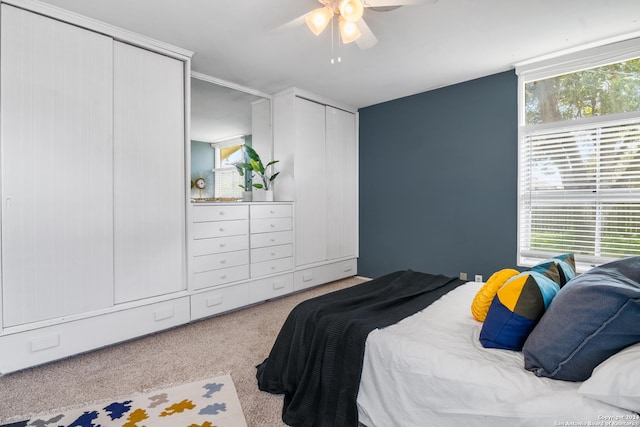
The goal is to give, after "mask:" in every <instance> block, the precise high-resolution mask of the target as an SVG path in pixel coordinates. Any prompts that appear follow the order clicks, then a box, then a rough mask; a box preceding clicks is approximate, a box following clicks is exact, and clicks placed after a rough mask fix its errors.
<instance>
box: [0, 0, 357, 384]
mask: <svg viewBox="0 0 640 427" xmlns="http://www.w3.org/2000/svg"><path fill="white" fill-rule="evenodd" d="M0 3H1V8H0V20H1V23H0V25H1V26H0V43H1V45H0V153H1V156H0V225H1V227H0V232H1V235H0V243H1V245H0V248H1V253H0V259H1V264H0V279H1V281H0V374H5V373H8V372H13V371H16V370H19V369H23V368H27V367H31V366H35V365H38V364H42V363H45V362H49V361H53V360H56V359H60V358H64V357H67V356H72V355H75V354H79V353H82V352H86V351H89V350H93V349H96V348H99V347H103V346H106V345H110V344H114V343H117V342H120V341H124V340H127V339H131V338H135V337H138V336H142V335H145V334H149V333H152V332H156V331H160V330H163V329H167V328H170V327H173V326H177V325H181V324H185V323H188V322H190V321H193V320H196V319H201V318H204V317H208V316H212V315H216V314H219V313H223V312H227V311H229V310H235V309H239V308H242V307H244V306H247V305H250V304H254V303H258V302H261V301H264V300H267V299H271V298H276V297H281V296H283V295H286V294H288V293H291V292H294V291H297V290H300V289H304V288H307V287H310V286H315V285H319V284H322V283H327V282H330V281H332V280H336V279H340V278H344V277H348V276H353V275H355V274H356V272H357V257H358V211H357V206H358V205H357V201H358V193H357V189H358V185H357V183H358V166H357V165H358V158H357V152H358V145H357V141H358V138H357V111H356V110H355V109H354V108H352V107H348V106H343V105H339V104H337V103H334V102H331V101H328V100H324V99H322V98H320V97H317V96H315V95H312V94H310V93H306V92H304V91H301V90H298V89H291V90H288V91H285V92H282V93H279V94H276V95H275V96H274V97H273V98H272V104H271V106H272V109H271V110H269V108H268V106H269V105H268V104H266V103H265V101H262V102H261V103H260V104H259V105H258V104H256V105H254V106H253V111H254V113H256V112H257V113H259V115H260V117H262V119H263V120H262V121H261V122H260V123H261V126H260V127H259V129H258V130H257V131H256V129H254V131H255V132H256V134H257V133H260V134H263V135H265V134H266V135H267V136H269V134H270V133H271V132H273V145H271V144H270V143H269V141H270V138H268V137H267V138H262V140H264V141H266V142H265V143H261V144H260V147H259V148H260V150H261V151H265V152H268V151H270V150H273V157H272V158H274V159H278V160H280V163H278V164H277V170H279V171H280V176H279V177H278V179H277V181H276V182H275V183H274V188H275V197H276V201H275V202H271V203H265V202H262V203H241V202H240V203H224V204H217V203H205V204H201V203H197V201H193V202H192V200H191V195H190V188H189V184H190V179H189V178H190V170H189V164H190V151H189V148H188V147H189V146H190V144H189V115H190V114H189V110H190V107H189V104H190V95H189V94H190V74H191V70H190V65H191V52H188V51H186V50H184V49H181V48H178V47H175V46H171V45H168V44H166V43H163V42H160V41H156V40H152V39H149V38H146V37H144V36H141V35H137V34H133V33H131V32H129V31H126V30H122V29H119V28H116V27H113V26H111V25H109V24H106V23H102V22H98V21H95V20H91V19H88V18H85V17H82V16H79V15H76V14H73V13H70V12H67V11H64V10H62V9H58V8H55V7H52V6H49V5H47V4H45V3H40V2H38V1H34V0H0ZM269 112H271V114H269ZM271 116H272V117H273V127H272V129H271V128H270V125H271V121H270V120H268V117H271ZM254 136H255V135H254ZM255 139H256V141H257V140H258V138H255ZM269 154H271V153H269Z"/></svg>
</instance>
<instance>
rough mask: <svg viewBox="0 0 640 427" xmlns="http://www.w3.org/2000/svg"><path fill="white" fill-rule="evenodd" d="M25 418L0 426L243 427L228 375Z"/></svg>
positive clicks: (240, 412)
mask: <svg viewBox="0 0 640 427" xmlns="http://www.w3.org/2000/svg"><path fill="white" fill-rule="evenodd" d="M28 418H29V419H26V417H25V419H21V420H20V421H16V422H13V423H10V424H3V425H0V427H31V426H33V427H115V426H118V427H143V426H145V427H247V422H246V420H245V418H244V414H243V413H242V407H241V406H240V401H239V400H238V395H237V394H236V388H235V386H234V385H233V381H232V380H231V376H229V375H223V376H219V377H216V378H212V379H209V380H205V381H198V382H194V383H189V384H183V385H180V386H177V387H171V388H167V389H161V390H155V391H153V392H150V393H145V394H136V395H133V396H130V397H126V398H123V399H117V400H111V401H106V402H103V403H102V404H96V405H91V406H86V407H82V408H74V409H70V410H64V411H55V412H50V413H48V414H46V415H40V416H36V417H28Z"/></svg>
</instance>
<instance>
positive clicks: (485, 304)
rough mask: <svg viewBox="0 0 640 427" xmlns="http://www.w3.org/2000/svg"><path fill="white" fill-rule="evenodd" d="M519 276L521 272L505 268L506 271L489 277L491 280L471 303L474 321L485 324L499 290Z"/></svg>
mask: <svg viewBox="0 0 640 427" xmlns="http://www.w3.org/2000/svg"><path fill="white" fill-rule="evenodd" d="M518 274H520V272H519V271H517V270H513V269H511V268H505V269H504V270H500V271H496V272H495V273H493V274H492V275H491V277H489V280H487V282H486V283H485V284H484V285H483V286H482V288H480V290H479V291H478V293H477V294H476V296H475V298H474V299H473V302H472V303H471V314H473V317H474V319H476V320H477V321H478V322H484V319H485V318H486V317H487V312H488V311H489V306H490V305H491V301H493V298H494V297H495V296H496V294H497V293H498V289H500V288H501V287H502V285H504V284H505V283H506V282H507V280H509V279H511V278H512V277H513V276H515V275H518Z"/></svg>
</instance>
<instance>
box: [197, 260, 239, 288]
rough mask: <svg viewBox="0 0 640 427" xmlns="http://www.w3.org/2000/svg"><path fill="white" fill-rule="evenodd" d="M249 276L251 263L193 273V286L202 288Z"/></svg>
mask: <svg viewBox="0 0 640 427" xmlns="http://www.w3.org/2000/svg"><path fill="white" fill-rule="evenodd" d="M248 278H249V265H248V264H245V265H239V266H237V267H230V268H221V269H219V270H211V271H204V272H202V273H195V274H194V275H193V288H194V289H202V288H209V287H212V286H219V285H224V284H225V283H231V282H237V281H238V280H244V279H248Z"/></svg>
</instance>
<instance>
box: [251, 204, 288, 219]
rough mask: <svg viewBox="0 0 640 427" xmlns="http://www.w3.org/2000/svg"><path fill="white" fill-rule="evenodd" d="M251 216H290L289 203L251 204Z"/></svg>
mask: <svg viewBox="0 0 640 427" xmlns="http://www.w3.org/2000/svg"><path fill="white" fill-rule="evenodd" d="M250 212H251V218H282V217H290V216H291V212H292V210H291V205H251V211H250Z"/></svg>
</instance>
